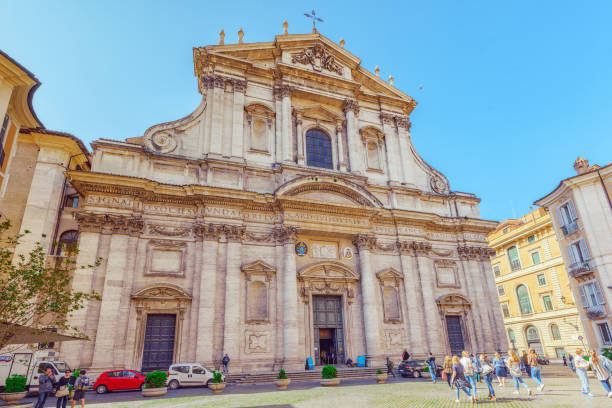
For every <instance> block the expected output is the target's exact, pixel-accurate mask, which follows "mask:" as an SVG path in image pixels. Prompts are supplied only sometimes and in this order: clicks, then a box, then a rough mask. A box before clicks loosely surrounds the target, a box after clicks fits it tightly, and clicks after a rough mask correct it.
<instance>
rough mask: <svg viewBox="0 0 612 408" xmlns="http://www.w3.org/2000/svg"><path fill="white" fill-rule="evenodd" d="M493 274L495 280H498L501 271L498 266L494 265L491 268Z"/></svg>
mask: <svg viewBox="0 0 612 408" xmlns="http://www.w3.org/2000/svg"><path fill="white" fill-rule="evenodd" d="M493 273H494V274H495V277H496V278H499V277H500V276H501V271H500V269H499V265H495V266H494V267H493Z"/></svg>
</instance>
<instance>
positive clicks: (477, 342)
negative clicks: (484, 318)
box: [457, 246, 499, 354]
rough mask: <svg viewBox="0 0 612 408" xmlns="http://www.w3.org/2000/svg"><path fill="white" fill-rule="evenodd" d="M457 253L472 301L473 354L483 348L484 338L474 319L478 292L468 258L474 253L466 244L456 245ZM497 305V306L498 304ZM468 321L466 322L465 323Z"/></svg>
mask: <svg viewBox="0 0 612 408" xmlns="http://www.w3.org/2000/svg"><path fill="white" fill-rule="evenodd" d="M457 253H458V254H459V258H460V259H461V268H463V271H464V273H465V277H466V282H465V285H466V296H467V297H468V298H469V299H470V302H472V310H471V314H472V319H471V323H472V331H473V335H472V336H471V337H472V344H473V346H472V347H473V348H475V350H471V351H472V352H474V354H476V353H478V352H479V351H481V350H483V349H484V347H483V344H484V343H483V342H484V341H485V340H486V339H485V338H484V333H483V332H482V325H481V324H480V322H479V324H478V325H477V322H476V319H477V317H478V316H477V315H476V312H475V308H477V307H478V299H479V297H478V293H477V292H476V288H475V285H476V281H475V278H476V277H475V276H474V274H473V271H472V270H471V268H470V261H469V259H470V258H471V257H474V254H473V252H472V248H471V247H466V246H458V247H457ZM498 307H499V306H498ZM467 324H468V323H467V322H466V325H467Z"/></svg>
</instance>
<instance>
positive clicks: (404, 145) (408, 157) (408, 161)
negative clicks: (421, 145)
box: [395, 116, 416, 187]
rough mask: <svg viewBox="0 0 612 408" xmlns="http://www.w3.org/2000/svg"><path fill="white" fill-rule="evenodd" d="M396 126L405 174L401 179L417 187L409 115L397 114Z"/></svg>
mask: <svg viewBox="0 0 612 408" xmlns="http://www.w3.org/2000/svg"><path fill="white" fill-rule="evenodd" d="M395 126H396V128H397V135H398V142H399V156H400V163H401V164H402V170H403V174H402V177H401V181H402V182H403V183H405V184H407V185H408V186H410V187H415V186H416V185H415V181H416V177H415V174H414V171H415V168H414V160H413V159H412V152H411V149H410V144H411V141H410V127H411V126H412V123H410V119H408V118H407V117H402V116H396V117H395Z"/></svg>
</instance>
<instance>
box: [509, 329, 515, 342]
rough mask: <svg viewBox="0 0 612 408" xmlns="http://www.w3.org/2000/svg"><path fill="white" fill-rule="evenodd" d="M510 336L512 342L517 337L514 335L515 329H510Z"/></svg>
mask: <svg viewBox="0 0 612 408" xmlns="http://www.w3.org/2000/svg"><path fill="white" fill-rule="evenodd" d="M508 338H509V339H510V342H513V341H515V340H516V338H515V337H514V330H512V329H508Z"/></svg>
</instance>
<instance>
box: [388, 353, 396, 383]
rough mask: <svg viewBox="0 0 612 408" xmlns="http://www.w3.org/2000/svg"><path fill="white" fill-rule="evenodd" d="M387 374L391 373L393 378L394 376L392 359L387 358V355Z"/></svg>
mask: <svg viewBox="0 0 612 408" xmlns="http://www.w3.org/2000/svg"><path fill="white" fill-rule="evenodd" d="M387 374H391V375H392V376H393V378H395V373H394V372H393V361H391V360H390V359H389V356H387Z"/></svg>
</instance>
